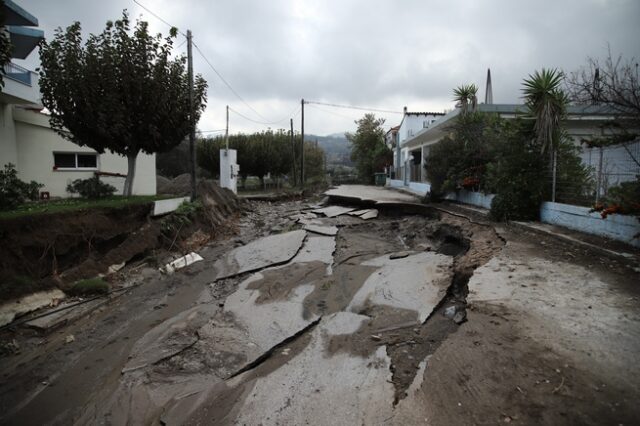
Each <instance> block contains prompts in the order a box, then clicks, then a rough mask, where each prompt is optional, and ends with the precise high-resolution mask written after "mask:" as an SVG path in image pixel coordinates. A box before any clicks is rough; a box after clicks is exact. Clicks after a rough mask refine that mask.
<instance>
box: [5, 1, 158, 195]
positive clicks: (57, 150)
mask: <svg viewBox="0 0 640 426" xmlns="http://www.w3.org/2000/svg"><path fill="white" fill-rule="evenodd" d="M4 12H5V15H6V22H5V25H6V27H4V28H2V29H0V30H1V31H7V32H8V33H9V35H10V38H11V42H12V44H13V46H14V50H13V57H14V58H16V59H25V58H26V57H27V56H28V55H29V54H30V53H31V52H32V51H33V50H34V49H35V47H36V46H37V44H38V42H39V41H40V40H41V39H42V38H43V37H44V33H43V32H42V31H41V30H38V29H35V28H30V27H36V26H37V25H38V19H37V18H35V17H34V16H33V15H31V14H30V13H28V12H27V11H25V10H24V9H22V8H21V7H20V6H18V5H16V4H15V3H14V2H13V1H11V0H5V2H4ZM2 73H3V79H4V87H3V88H2V92H1V93H0V167H4V165H6V164H8V163H12V164H14V165H15V166H16V169H17V170H18V177H19V178H20V179H21V180H23V181H27V182H28V181H31V180H35V181H37V182H39V183H42V184H44V187H43V188H42V189H41V192H48V193H49V195H50V196H51V197H68V196H69V195H70V194H68V193H67V192H66V187H67V184H68V183H71V182H72V181H73V180H75V179H86V178H89V177H92V176H94V175H95V174H98V175H100V176H101V179H103V180H104V181H105V182H107V183H110V184H112V185H113V186H115V187H116V188H118V190H119V191H120V192H122V188H123V186H124V176H125V175H126V173H127V159H126V157H123V156H120V155H118V154H114V153H111V152H107V153H104V154H98V153H97V152H96V151H94V150H93V149H91V148H87V147H80V146H78V145H76V144H74V143H72V142H69V141H67V140H66V139H63V138H62V137H61V136H60V135H59V134H57V133H56V132H55V131H53V130H52V129H51V127H50V126H49V117H48V116H47V115H46V114H43V113H42V112H41V110H42V105H41V104H40V89H39V85H38V74H37V73H35V72H33V71H29V70H27V69H24V68H22V67H20V66H19V65H17V64H14V63H9V64H7V65H6V66H4V68H3V69H2ZM133 193H134V194H137V195H153V194H155V193H156V163H155V155H146V154H140V155H139V156H138V161H137V165H136V176H135V180H134V187H133Z"/></svg>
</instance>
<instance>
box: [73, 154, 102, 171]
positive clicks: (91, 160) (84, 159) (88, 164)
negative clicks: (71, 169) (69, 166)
mask: <svg viewBox="0 0 640 426" xmlns="http://www.w3.org/2000/svg"><path fill="white" fill-rule="evenodd" d="M97 160H98V159H97V157H96V155H95V154H78V168H90V169H95V168H96V167H98V161H97Z"/></svg>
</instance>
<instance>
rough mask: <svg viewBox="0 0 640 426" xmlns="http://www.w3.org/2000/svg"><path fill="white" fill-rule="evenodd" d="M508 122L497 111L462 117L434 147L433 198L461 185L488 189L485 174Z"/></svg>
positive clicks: (428, 161)
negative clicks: (495, 146) (496, 113)
mask: <svg viewBox="0 0 640 426" xmlns="http://www.w3.org/2000/svg"><path fill="white" fill-rule="evenodd" d="M506 129H507V124H506V122H505V121H504V120H501V119H500V118H499V117H498V116H497V115H495V114H487V113H480V112H476V113H468V114H464V115H462V116H460V117H458V119H457V121H456V122H455V124H453V125H451V126H450V127H449V129H448V130H450V131H451V133H450V134H449V135H448V136H445V137H444V138H443V139H442V141H440V142H439V143H437V144H436V145H434V146H433V147H432V148H431V151H430V152H429V155H428V156H427V157H426V158H425V162H424V164H425V168H426V171H427V176H428V178H429V182H431V194H430V196H431V198H432V199H438V198H440V197H441V196H442V195H444V194H445V193H447V192H451V191H457V190H459V189H461V188H466V189H471V190H478V189H484V187H485V184H484V181H485V179H484V174H485V171H486V166H487V164H488V163H489V162H490V161H491V160H492V158H493V153H492V151H493V149H494V148H493V145H494V144H495V143H497V142H500V141H501V140H502V139H504V133H505V131H506Z"/></svg>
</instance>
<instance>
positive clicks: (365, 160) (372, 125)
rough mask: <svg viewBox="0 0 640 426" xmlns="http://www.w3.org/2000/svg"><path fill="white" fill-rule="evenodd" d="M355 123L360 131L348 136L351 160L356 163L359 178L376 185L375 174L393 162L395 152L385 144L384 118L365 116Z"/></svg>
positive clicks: (371, 115)
mask: <svg viewBox="0 0 640 426" xmlns="http://www.w3.org/2000/svg"><path fill="white" fill-rule="evenodd" d="M355 123H356V124H357V125H358V130H357V131H356V132H355V133H347V134H346V137H347V139H348V140H349V142H350V143H351V160H352V161H353V162H354V163H356V170H357V171H358V176H359V178H360V179H361V180H363V181H365V182H368V183H374V179H375V177H374V174H375V173H376V172H381V171H383V170H384V167H385V166H386V165H388V164H390V163H391V162H392V161H393V151H391V150H390V149H389V148H388V147H387V146H386V145H385V143H384V129H383V128H382V125H383V124H384V118H376V116H375V115H374V114H365V115H364V117H362V118H361V119H360V120H356V121H355Z"/></svg>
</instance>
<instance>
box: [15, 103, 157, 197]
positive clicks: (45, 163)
mask: <svg viewBox="0 0 640 426" xmlns="http://www.w3.org/2000/svg"><path fill="white" fill-rule="evenodd" d="M14 119H15V135H16V140H17V168H18V176H19V178H20V179H21V180H23V181H27V182H28V181H31V180H35V181H36V182H39V183H42V184H44V185H45V186H44V187H43V188H42V189H41V191H48V192H49V193H50V195H51V196H52V197H69V196H70V194H69V193H67V191H66V188H67V185H68V184H69V183H71V182H72V181H74V180H76V179H87V178H90V177H92V176H94V172H95V170H86V171H85V170H82V171H81V170H54V159H53V153H54V152H69V153H83V152H86V153H93V152H95V151H94V150H93V149H91V148H88V147H81V146H78V145H76V144H74V143H72V142H69V141H68V140H66V139H63V138H62V137H61V136H60V135H58V134H57V133H56V132H55V131H53V130H52V129H51V128H50V127H49V126H48V120H49V119H48V117H47V116H45V115H44V114H40V113H37V112H33V111H24V110H19V109H16V110H15V111H14ZM98 170H99V171H102V172H110V173H120V174H126V173H127V159H126V157H123V156H120V155H118V154H114V153H111V152H105V153H104V154H100V155H99V156H98ZM101 180H103V181H104V182H106V183H109V184H111V185H113V186H115V187H116V188H117V189H118V193H122V190H123V187H124V178H121V177H101ZM155 193H156V162H155V154H153V155H147V154H139V155H138V159H137V163H136V175H135V178H134V184H133V194H134V195H155Z"/></svg>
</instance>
